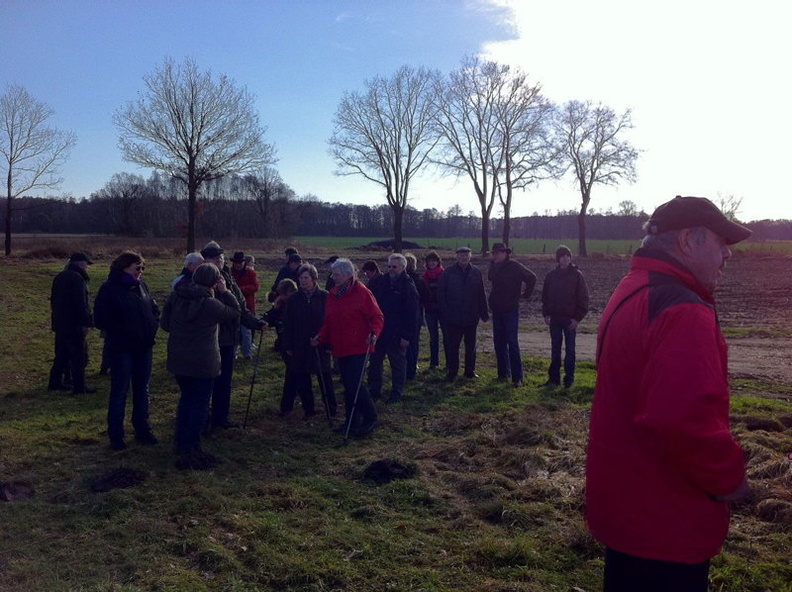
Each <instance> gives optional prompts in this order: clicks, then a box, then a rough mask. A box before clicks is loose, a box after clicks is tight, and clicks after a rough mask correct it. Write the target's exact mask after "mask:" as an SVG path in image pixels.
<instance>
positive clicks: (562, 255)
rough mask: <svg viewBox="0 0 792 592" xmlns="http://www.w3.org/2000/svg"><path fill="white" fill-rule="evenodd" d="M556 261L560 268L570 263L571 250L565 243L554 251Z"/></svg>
mask: <svg viewBox="0 0 792 592" xmlns="http://www.w3.org/2000/svg"><path fill="white" fill-rule="evenodd" d="M555 258H556V262H557V263H558V266H559V267H560V268H561V269H566V268H567V267H569V264H570V263H572V250H571V249H570V248H569V247H567V246H566V245H559V246H558V248H557V249H556V252H555Z"/></svg>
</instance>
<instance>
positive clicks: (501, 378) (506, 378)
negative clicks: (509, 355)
mask: <svg viewBox="0 0 792 592" xmlns="http://www.w3.org/2000/svg"><path fill="white" fill-rule="evenodd" d="M495 382H509V377H508V376H498V378H496V379H495Z"/></svg>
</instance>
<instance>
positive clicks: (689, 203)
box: [644, 195, 751, 245]
mask: <svg viewBox="0 0 792 592" xmlns="http://www.w3.org/2000/svg"><path fill="white" fill-rule="evenodd" d="M700 226H701V227H704V228H709V229H710V230H711V231H712V232H714V233H715V234H717V235H718V236H720V237H722V238H723V239H724V240H725V241H726V244H727V245H733V244H734V243H738V242H740V241H742V240H745V239H746V238H748V237H749V236H751V231H750V230H748V229H747V228H746V227H745V226H741V225H740V224H737V223H736V222H732V221H731V220H729V219H728V218H727V217H726V216H724V215H723V212H721V211H720V210H719V209H718V206H716V205H715V204H714V203H712V202H711V201H710V200H708V199H707V198H706V197H682V196H680V195H677V196H676V197H675V198H674V199H672V200H671V201H667V202H666V203H664V204H663V205H661V206H659V207H658V208H657V209H656V210H655V211H654V213H653V214H652V216H651V218H649V221H648V222H647V223H646V224H645V225H644V229H645V230H646V233H647V234H661V233H663V232H670V231H672V230H682V229H683V228H696V227H700Z"/></svg>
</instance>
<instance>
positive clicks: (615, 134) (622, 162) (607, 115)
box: [556, 101, 639, 257]
mask: <svg viewBox="0 0 792 592" xmlns="http://www.w3.org/2000/svg"><path fill="white" fill-rule="evenodd" d="M633 127H634V126H633V124H632V113H631V111H630V110H629V109H627V110H626V111H625V112H624V113H622V114H621V115H619V114H617V113H616V112H615V111H614V110H613V109H612V108H610V107H607V106H604V105H602V104H597V105H594V104H593V103H591V102H590V101H587V102H585V103H583V102H580V101H569V102H568V103H566V104H565V105H564V106H563V107H562V108H561V109H560V110H559V111H558V117H557V120H556V131H557V133H558V137H559V142H560V143H559V146H560V147H561V153H562V154H563V159H564V161H565V170H569V169H572V172H573V173H574V180H575V182H576V183H577V185H578V187H579V189H580V196H581V204H580V212H579V213H578V253H579V254H580V256H581V257H586V256H587V254H588V251H587V249H586V213H587V210H588V206H589V202H590V201H591V189H592V187H593V186H594V184H595V183H599V184H601V185H618V184H619V183H620V182H622V181H627V182H629V183H632V182H634V181H635V179H636V172H635V161H636V160H637V159H638V154H639V152H638V150H637V149H636V148H634V147H633V146H632V145H631V144H630V143H629V142H628V141H627V140H625V139H623V137H622V136H623V135H624V134H625V133H626V132H627V131H628V130H630V129H632V128H633Z"/></svg>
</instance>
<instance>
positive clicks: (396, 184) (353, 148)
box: [329, 66, 437, 251]
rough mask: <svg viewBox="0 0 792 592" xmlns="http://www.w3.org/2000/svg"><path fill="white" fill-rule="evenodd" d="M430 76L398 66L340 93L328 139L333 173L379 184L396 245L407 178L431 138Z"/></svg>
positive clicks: (432, 77) (424, 155)
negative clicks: (354, 89)
mask: <svg viewBox="0 0 792 592" xmlns="http://www.w3.org/2000/svg"><path fill="white" fill-rule="evenodd" d="M436 77H437V74H436V73H435V72H433V71H430V70H426V69H424V68H419V69H417V70H416V69H413V68H410V67H409V66H403V67H401V68H400V69H399V70H398V71H397V72H396V73H395V74H394V75H393V76H392V77H391V78H389V79H385V78H381V77H376V78H374V79H372V80H367V81H366V83H365V86H366V91H365V93H357V92H348V93H345V94H344V96H343V98H342V99H341V103H340V104H339V106H338V109H337V111H336V115H335V120H334V127H335V131H334V132H333V135H332V136H331V138H330V140H329V143H330V153H331V154H332V156H333V157H334V158H335V160H336V162H337V163H338V169H337V170H336V174H339V175H361V176H363V177H364V178H365V179H368V180H369V181H373V182H374V183H377V184H378V185H380V186H382V188H383V189H384V190H385V199H386V200H387V203H388V205H389V206H390V208H391V211H392V212H393V238H394V241H395V247H396V250H397V251H400V250H401V243H402V238H403V231H402V222H403V217H404V210H405V208H406V207H407V201H408V195H409V189H410V182H411V181H412V179H413V177H414V176H415V175H416V174H417V173H418V171H419V170H420V168H421V166H423V164H424V163H425V162H426V159H427V157H428V155H429V153H430V152H431V151H432V149H433V148H434V146H435V144H436V143H437V138H436V136H435V135H434V134H433V133H432V129H431V123H432V120H433V117H434V103H433V102H432V100H431V90H432V87H433V82H434V80H435V78H436Z"/></svg>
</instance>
